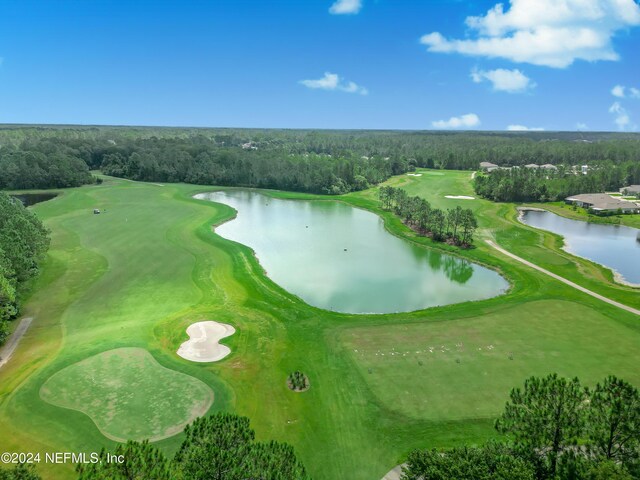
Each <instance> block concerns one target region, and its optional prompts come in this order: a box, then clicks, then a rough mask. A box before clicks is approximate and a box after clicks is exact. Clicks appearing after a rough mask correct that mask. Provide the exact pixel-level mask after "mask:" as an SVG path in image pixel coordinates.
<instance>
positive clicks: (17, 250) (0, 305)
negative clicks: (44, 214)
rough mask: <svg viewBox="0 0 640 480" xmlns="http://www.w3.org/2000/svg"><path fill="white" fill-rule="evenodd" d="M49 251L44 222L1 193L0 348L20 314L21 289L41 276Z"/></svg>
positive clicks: (19, 203)
mask: <svg viewBox="0 0 640 480" xmlns="http://www.w3.org/2000/svg"><path fill="white" fill-rule="evenodd" d="M48 247H49V237H48V236H47V230H46V229H45V228H44V226H43V225H42V223H41V222H40V220H38V218H36V216H35V215H33V214H32V213H31V212H30V211H28V210H27V209H26V208H25V207H24V206H23V205H22V203H21V202H19V201H17V200H14V199H12V198H11V197H9V196H8V195H6V194H4V193H2V192H0V345H1V344H2V343H4V341H5V339H6V337H7V335H8V332H9V324H8V321H9V320H12V319H14V318H15V317H16V316H17V314H18V299H19V293H20V291H21V288H22V287H23V286H24V284H25V282H26V281H27V280H29V279H30V278H32V277H34V276H35V275H36V274H37V273H38V261H39V260H40V259H41V258H42V256H43V255H44V253H45V252H46V250H47V248H48Z"/></svg>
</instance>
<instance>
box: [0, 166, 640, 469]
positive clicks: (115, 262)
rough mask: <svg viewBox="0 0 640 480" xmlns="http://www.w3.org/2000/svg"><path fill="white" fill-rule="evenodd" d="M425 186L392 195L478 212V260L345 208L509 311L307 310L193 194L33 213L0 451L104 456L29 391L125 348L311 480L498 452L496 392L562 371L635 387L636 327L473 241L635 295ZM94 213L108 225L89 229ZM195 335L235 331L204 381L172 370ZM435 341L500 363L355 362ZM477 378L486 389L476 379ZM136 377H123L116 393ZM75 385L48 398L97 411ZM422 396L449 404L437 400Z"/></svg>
mask: <svg viewBox="0 0 640 480" xmlns="http://www.w3.org/2000/svg"><path fill="white" fill-rule="evenodd" d="M433 173H437V175H436V174H433ZM433 173H430V172H426V171H425V172H424V175H423V176H422V177H407V176H401V177H396V178H393V179H391V180H390V182H389V183H390V184H392V185H396V186H398V185H401V184H402V185H404V186H406V188H407V189H408V190H409V191H410V193H412V194H415V195H423V196H425V198H428V199H429V200H430V201H431V202H432V203H433V204H434V205H438V206H443V207H447V206H455V205H457V204H460V205H461V206H464V207H470V208H473V209H474V210H475V211H476V213H477V215H478V217H479V219H480V223H481V228H480V230H479V232H478V234H479V241H478V248H475V249H471V250H467V251H460V250H458V249H456V248H455V247H450V246H447V245H442V244H434V243H432V242H431V241H430V240H429V239H426V238H422V237H417V236H416V235H415V234H414V233H413V232H411V231H410V230H409V229H407V228H406V227H405V226H404V225H403V224H402V223H401V222H400V221H399V220H398V219H397V218H396V217H395V216H393V215H392V214H390V213H388V212H382V211H380V210H379V208H378V206H377V201H376V200H375V195H376V192H375V190H370V191H365V192H359V193H356V194H350V195H346V196H343V197H341V198H340V199H341V200H342V201H345V202H347V203H349V204H352V205H354V206H358V207H361V208H367V209H370V210H372V211H375V212H376V213H378V214H380V215H381V216H382V218H383V219H384V221H385V225H386V228H387V229H388V230H389V232H391V233H392V234H394V235H397V236H400V237H403V238H406V239H407V240H408V241H413V242H415V243H417V244H423V245H427V246H431V247H433V248H438V249H440V250H443V251H448V252H451V253H453V254H456V255H461V256H464V257H466V258H468V259H470V260H473V261H476V262H479V263H482V264H485V265H488V266H490V267H492V268H495V269H498V270H500V271H501V272H502V273H503V274H504V275H505V276H507V277H508V278H509V280H510V281H511V283H512V288H511V290H510V291H509V293H508V294H507V295H503V296H501V297H497V298H494V299H490V300H486V301H482V302H469V303H463V304H458V305H451V306H447V307H440V308H433V309H429V310H425V311H420V312H413V313H404V314H397V315H358V316H353V315H344V314H338V313H333V312H327V311H323V310H319V309H317V308H313V307H310V306H309V305H306V304H304V303H303V302H301V301H300V300H299V299H297V298H296V297H294V296H292V295H290V294H289V293H287V292H285V291H284V290H283V289H282V288H280V287H279V286H278V285H276V284H274V283H273V282H272V281H271V280H269V279H268V278H267V277H265V276H264V274H263V273H262V269H261V267H260V265H259V264H258V263H257V262H256V259H255V258H254V256H253V254H252V252H251V251H250V250H249V249H248V248H246V247H244V246H242V245H239V244H235V243H233V242H229V241H226V240H224V239H222V238H220V237H218V236H217V235H215V234H214V233H213V232H212V229H211V225H213V224H217V223H220V222H222V221H225V220H227V219H228V218H231V216H232V215H233V211H232V210H231V209H230V208H229V207H226V206H223V205H216V204H213V203H210V202H204V201H196V200H193V199H192V198H191V196H192V195H193V194H194V193H197V192H202V191H210V190H211V188H207V187H202V186H199V187H196V186H190V185H167V186H165V187H159V186H154V185H150V184H144V183H136V182H125V181H120V180H113V179H107V180H106V181H105V183H104V184H102V185H94V186H89V187H82V188H78V189H72V190H68V191H65V192H64V194H63V195H62V196H60V197H59V198H57V199H55V200H53V201H50V202H46V203H42V204H40V205H38V206H36V207H35V209H34V211H36V213H37V214H38V215H39V216H40V217H41V218H42V219H44V221H45V223H46V225H47V226H48V227H49V228H50V229H51V232H52V247H51V250H50V252H49V254H48V256H47V259H46V261H45V263H44V265H43V271H42V275H41V276H40V277H39V278H38V280H37V281H36V282H35V283H34V287H33V293H32V295H31V296H30V298H29V299H28V302H27V303H26V305H25V312H24V313H25V314H26V315H31V316H33V317H34V318H35V320H34V323H33V324H32V327H31V328H30V329H29V331H28V332H27V334H26V335H25V337H24V338H23V340H22V341H21V343H20V346H19V348H18V349H17V351H16V353H15V357H14V359H13V360H12V361H11V362H10V363H9V364H8V365H6V366H5V367H3V368H2V369H1V370H0V431H1V432H2V435H0V450H1V451H40V452H51V451H94V450H99V449H100V448H101V447H107V448H113V447H114V445H115V442H114V441H113V440H110V439H109V438H107V437H105V436H104V435H103V434H102V433H101V432H100V429H98V428H97V426H96V424H95V423H94V421H93V420H92V419H91V418H90V417H89V416H87V415H86V414H85V413H82V412H81V411H78V410H74V409H71V408H61V407H59V406H55V405H52V404H50V403H48V402H47V401H44V400H43V399H42V398H41V396H40V392H41V389H42V387H43V385H46V384H47V383H48V382H53V380H56V379H63V377H64V376H65V375H67V374H68V373H69V372H72V371H73V370H71V369H74V368H77V367H78V366H79V365H86V363H83V362H87V361H88V360H87V359H95V358H99V357H96V355H100V354H103V352H107V351H111V350H113V349H121V348H141V349H144V350H146V351H148V352H149V355H150V358H151V357H152V358H153V359H154V362H157V364H159V365H161V366H162V367H164V368H165V369H168V371H173V372H174V373H175V374H176V375H181V374H184V375H187V376H188V377H186V378H190V379H191V378H193V379H197V380H199V381H201V382H203V383H204V384H206V385H207V386H208V387H209V388H210V389H211V390H212V391H213V392H214V395H215V397H214V402H213V404H212V406H211V408H210V409H209V412H215V411H230V412H236V413H239V414H241V415H246V416H248V417H250V418H251V421H252V426H253V427H254V428H255V429H256V432H257V436H258V438H259V439H260V440H265V439H274V440H279V441H286V442H290V443H291V444H292V445H294V447H295V449H296V451H297V453H298V454H299V455H300V457H301V459H302V460H303V462H304V463H305V465H306V466H307V468H308V470H309V471H310V472H311V474H312V475H313V477H314V478H316V479H320V480H322V479H340V478H349V479H355V480H360V479H361V480H367V479H368V480H371V479H375V480H377V479H379V478H380V477H381V476H382V475H384V473H386V472H387V471H388V470H389V469H390V468H391V467H393V466H394V465H395V464H397V463H399V462H400V461H401V460H402V459H403V458H404V457H405V456H406V454H407V453H408V452H409V451H410V450H411V449H413V448H423V447H435V446H438V447H442V446H451V445H456V444H461V443H464V442H472V443H474V442H480V441H483V440H485V439H486V438H488V437H491V436H495V432H494V431H493V428H492V423H493V422H492V419H491V417H492V415H493V414H494V413H495V412H498V411H499V410H500V408H501V407H502V405H503V402H504V399H505V398H506V395H507V394H508V391H509V389H510V388H512V387H513V386H516V385H519V384H521V383H522V382H523V381H524V379H525V378H526V377H527V376H529V375H531V374H535V373H537V374H544V373H549V372H551V371H558V372H560V373H563V374H565V375H580V376H581V377H583V379H584V380H585V382H588V383H593V382H594V381H595V380H598V379H600V378H601V377H603V376H604V375H605V374H608V373H617V374H620V375H622V376H625V377H627V379H628V380H631V381H636V383H637V380H638V379H637V374H636V373H635V371H634V370H633V365H634V364H637V361H638V355H637V353H634V351H633V349H632V348H631V346H632V345H638V344H639V343H640V324H639V323H638V319H637V318H636V317H635V316H634V315H632V314H629V313H626V312H623V311H621V310H619V309H617V308H615V307H613V306H610V305H607V304H604V303H603V302H600V301H598V300H596V299H594V298H591V297H589V296H586V295H584V294H582V293H580V292H578V291H576V290H574V289H572V288H570V287H568V286H566V285H564V284H561V283H559V282H556V281H555V280H553V279H551V278H549V277H547V276H544V275H542V274H540V273H538V272H536V271H534V270H531V269H529V268H526V267H524V266H522V265H520V264H519V263H517V262H514V261H512V260H510V259H508V258H506V257H504V256H502V255H500V254H497V253H496V252H495V251H494V250H492V249H490V247H489V246H487V245H486V244H484V242H483V239H485V238H491V239H495V240H496V241H497V242H498V243H499V244H500V245H502V246H503V247H505V248H507V249H509V250H512V251H513V252H514V253H516V254H517V255H520V256H522V257H524V258H527V259H529V260H531V261H535V262H538V263H540V264H541V265H542V266H544V267H545V268H548V269H550V270H552V271H556V272H557V273H559V274H563V275H564V276H566V277H567V278H570V279H572V280H574V281H576V282H577V283H580V284H583V285H584V286H586V287H587V288H591V289H593V290H596V291H599V292H600V293H603V294H610V295H609V296H611V297H612V298H615V299H617V300H619V301H623V302H625V303H629V304H630V305H634V304H635V305H636V306H637V305H638V303H639V302H638V295H637V290H636V291H634V290H633V289H629V288H625V287H620V286H617V285H615V284H613V283H612V282H611V278H609V277H608V276H607V271H606V270H605V269H602V268H601V267H598V266H595V265H593V264H591V263H590V262H587V261H583V260H580V259H577V258H576V257H573V256H571V255H569V254H567V253H566V252H563V251H562V250H560V239H559V238H558V237H556V236H553V235H551V234H548V233H545V232H539V231H536V230H534V229H532V228H530V227H527V226H524V225H521V224H520V223H519V222H518V221H517V220H516V214H515V208H514V206H513V205H508V204H493V203H491V202H487V201H484V200H469V201H467V200H449V199H446V198H444V195H473V192H472V190H471V188H470V186H469V181H470V180H469V175H470V174H469V173H468V172H433ZM269 193H270V194H271V195H276V196H279V197H283V198H294V199H295V198H310V199H311V198H322V199H323V200H327V198H326V197H316V196H312V195H300V194H294V193H283V192H269ZM93 208H100V209H101V210H104V209H106V210H107V213H106V214H101V215H93V214H92V210H93ZM207 319H214V320H216V321H219V322H223V323H228V324H230V325H232V326H234V327H235V328H236V330H237V333H236V334H235V335H233V336H232V337H229V338H228V339H225V343H226V344H227V345H229V346H230V348H231V350H232V353H231V354H230V355H229V356H228V357H227V358H225V359H224V360H223V361H221V362H218V363H214V364H197V363H193V362H189V361H187V360H184V359H182V358H180V357H178V356H177V355H176V350H177V349H178V347H179V345H180V344H181V343H182V342H183V341H185V340H187V339H188V337H187V335H186V333H185V329H186V327H187V326H188V325H190V324H191V323H193V322H197V321H201V320H207ZM474 332H475V333H474ZM436 338H437V339H438V342H439V345H447V346H448V348H449V349H450V350H449V352H451V351H453V349H452V347H451V345H454V346H455V344H456V343H460V342H462V343H464V344H465V345H469V346H471V345H474V346H475V345H476V344H477V345H478V346H483V345H484V346H488V345H491V344H493V345H494V347H495V349H494V350H491V351H487V352H485V351H484V350H483V352H484V353H483V354H480V353H479V352H480V351H478V350H474V351H472V350H471V349H469V350H468V351H465V353H464V356H463V355H462V354H460V363H457V362H455V358H453V356H451V357H448V356H447V355H446V354H442V355H439V356H438V357H434V358H433V360H432V362H433V363H432V365H431V366H432V367H434V368H430V369H429V368H427V367H428V365H429V364H428V363H427V361H424V362H423V365H422V366H421V365H419V364H418V363H417V359H416V361H415V363H411V362H413V359H412V360H411V361H409V359H407V358H405V359H404V360H400V358H398V360H399V363H398V364H397V365H396V364H392V363H390V362H386V363H375V362H374V359H373V358H371V359H368V357H362V358H361V357H358V356H357V354H356V353H355V352H354V351H353V350H355V349H358V350H360V349H363V350H365V351H366V350H367V349H369V348H376V349H377V348H382V347H384V348H396V349H399V348H403V347H409V346H411V347H412V348H413V347H414V346H415V347H416V348H415V350H418V348H417V346H418V345H417V344H420V345H422V344H423V343H422V342H423V341H424V345H426V346H429V345H430V343H431V342H430V341H431V340H435V339H436ZM458 339H460V340H458ZM438 342H435V343H438ZM491 342H493V343H491ZM485 344H486V345H485ZM498 347H499V348H498ZM507 349H512V350H514V359H513V360H505V359H504V357H498V355H499V352H500V353H505V352H507ZM415 350H414V351H415ZM405 351H409V348H405ZM445 352H446V350H445ZM449 352H447V354H448V353H449ZM574 352H575V353H576V354H575V356H574ZM374 357H375V355H374ZM394 361H395V359H394ZM405 361H406V362H407V363H406V364H404V363H402V362H405ZM152 364H155V363H152ZM156 368H159V367H156ZM368 369H371V370H372V373H369V371H368ZM98 370H100V369H98ZM296 370H300V371H302V372H304V373H305V374H306V375H307V376H308V378H309V379H310V382H311V385H312V388H310V389H309V390H308V391H307V392H305V393H304V394H298V393H295V392H292V391H291V390H289V388H287V382H286V379H287V376H288V375H289V373H291V372H292V371H296ZM163 371H164V370H163ZM484 371H486V372H488V374H487V376H486V377H488V378H486V379H485V380H484V381H483V378H482V377H481V376H480V375H479V373H478V372H484ZM132 373H133V372H127V371H125V370H123V371H122V373H120V374H118V377H119V378H127V376H128V375H131V374H132ZM78 374H79V379H80V381H78V382H76V381H75V380H74V381H67V382H61V383H60V384H59V385H60V387H61V388H64V385H63V384H64V383H72V384H73V385H74V386H75V388H76V394H77V395H80V396H82V397H83V398H92V397H91V393H90V392H87V391H86V390H87V388H84V387H83V386H85V385H87V384H86V374H85V373H82V372H81V371H80V370H79V371H78ZM104 375H106V372H105V373H104ZM634 375H635V376H634ZM74 378H75V374H74ZM180 378H184V377H180ZM83 379H84V380H83ZM141 381H142V380H141ZM434 382H439V383H440V385H441V386H443V388H444V390H442V389H440V390H434V389H433V383H434ZM56 383H57V380H56ZM144 384H145V385H148V384H147V383H146V382H144ZM144 388H147V387H144ZM177 391H178V390H177V389H170V390H168V393H167V399H166V400H167V402H171V403H173V402H176V401H179V399H178V396H179V395H178V393H177ZM405 392H409V393H405ZM444 393H446V395H444ZM474 398H477V399H479V400H478V401H477V402H476V401H474V400H473V399H474ZM452 399H458V400H459V401H458V404H457V405H453V403H454V401H453V400H452ZM447 403H451V404H452V405H447ZM430 405H433V408H429V406H430ZM76 406H77V404H76ZM98 410H100V408H98ZM122 412H123V413H122V417H121V418H122V419H123V420H124V419H129V420H131V421H133V418H134V417H135V415H136V413H135V412H136V408H131V409H128V408H127V409H123V410H122ZM94 416H100V413H97V414H95V415H94ZM159 421H160V420H159ZM107 423H108V422H107ZM162 423H163V424H164V425H166V426H168V425H170V424H176V419H175V416H173V414H172V413H171V412H168V413H167V417H166V418H163V419H162ZM121 425H122V424H121ZM101 428H102V427H101ZM106 428H111V427H106ZM123 428H126V427H117V428H116V430H118V431H121V430H122V429H123ZM165 428H166V427H165ZM161 429H162V428H161V427H159V430H161ZM105 431H107V430H106V429H105ZM116 436H117V435H116ZM181 441H182V435H180V434H178V435H175V436H172V437H169V438H167V439H164V440H161V441H159V442H157V444H158V445H159V446H160V448H162V449H163V450H164V451H165V452H166V453H167V454H172V453H173V452H175V450H176V449H177V447H178V446H179V444H180V442H181ZM39 468H40V469H41V471H42V472H43V473H44V474H45V475H46V478H47V479H49V478H53V479H57V478H60V479H66V478H73V469H72V466H70V465H66V466H60V465H51V464H48V465H40V467H39Z"/></svg>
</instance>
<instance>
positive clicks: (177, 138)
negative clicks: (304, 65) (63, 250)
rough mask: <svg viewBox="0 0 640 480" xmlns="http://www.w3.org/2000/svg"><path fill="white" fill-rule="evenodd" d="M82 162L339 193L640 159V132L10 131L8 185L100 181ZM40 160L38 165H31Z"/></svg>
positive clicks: (2, 167)
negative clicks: (406, 181)
mask: <svg viewBox="0 0 640 480" xmlns="http://www.w3.org/2000/svg"><path fill="white" fill-rule="evenodd" d="M18 153H20V154H22V155H23V156H22V157H21V156H20V155H18V156H16V154H18ZM24 155H27V156H26V157H24ZM39 155H43V156H44V159H46V162H44V163H43V161H42V157H39ZM80 161H81V162H82V163H84V165H86V166H87V167H88V169H101V170H102V171H104V173H106V174H109V175H115V176H121V177H125V178H129V179H133V180H144V181H154V182H189V183H197V184H216V185H228V186H247V187H264V188H277V189H284V190H292V191H304V192H314V193H328V194H338V193H346V192H349V191H353V190H360V189H363V188H367V187H368V186H371V185H375V184H377V183H379V182H381V181H383V180H386V179H387V178H388V177H389V176H391V175H396V174H401V173H404V172H407V171H411V170H413V169H414V168H415V167H427V168H436V169H458V170H475V169H477V168H478V166H479V164H480V162H483V161H488V162H493V163H496V164H499V165H525V164H528V163H537V164H544V163H551V164H564V165H579V164H602V165H609V164H610V165H619V164H623V163H625V162H636V163H638V162H640V135H638V134H614V133H590V134H589V133H551V132H549V133H547V132H518V133H513V132H512V133H508V132H407V131H364V130H362V131H348V130H347V131H330V130H321V131H314V130H256V129H196V128H183V129H180V128H139V127H45V126H42V127H20V126H15V127H13V126H5V127H4V128H0V172H2V173H3V174H2V176H1V179H0V188H26V187H25V186H24V185H26V186H28V187H44V186H47V187H62V186H70V185H76V184H78V182H80V183H86V182H90V181H91V178H90V176H89V175H88V171H87V169H86V168H85V167H83V165H82V163H80ZM16 165H17V167H16ZM30 165H35V166H36V167H34V168H33V169H32V170H31V171H30V170H29V166H30ZM11 172H13V173H11ZM16 178H18V180H16ZM16 182H17V183H19V186H18V185H17V184H16Z"/></svg>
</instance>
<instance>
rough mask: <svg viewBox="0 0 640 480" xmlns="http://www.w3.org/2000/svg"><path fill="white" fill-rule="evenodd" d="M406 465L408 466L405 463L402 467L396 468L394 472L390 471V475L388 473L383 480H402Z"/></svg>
mask: <svg viewBox="0 0 640 480" xmlns="http://www.w3.org/2000/svg"><path fill="white" fill-rule="evenodd" d="M405 465H406V464H405V463H403V464H401V465H398V466H396V467H394V468H393V469H392V470H390V471H389V473H387V474H386V475H385V476H384V477H382V480H400V478H401V477H402V467H404V466H405Z"/></svg>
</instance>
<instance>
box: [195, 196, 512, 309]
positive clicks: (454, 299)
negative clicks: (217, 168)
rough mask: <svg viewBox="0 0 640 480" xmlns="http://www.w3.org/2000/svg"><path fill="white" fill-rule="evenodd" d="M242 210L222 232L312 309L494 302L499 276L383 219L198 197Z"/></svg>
mask: <svg viewBox="0 0 640 480" xmlns="http://www.w3.org/2000/svg"><path fill="white" fill-rule="evenodd" d="M196 198H199V199H204V200H210V201H213V202H220V203H224V204H226V205H229V206H231V207H233V208H234V209H236V210H237V211H238V216H237V218H236V219H234V220H231V221H229V222H226V223H224V224H222V225H220V226H218V227H217V228H216V233H218V234H219V235H221V236H222V237H224V238H227V239H229V240H233V241H236V242H238V243H242V244H244V245H247V246H249V247H251V248H252V249H253V250H254V251H255V253H256V255H257V257H258V260H259V262H260V264H261V265H262V267H263V268H264V269H265V271H266V272H267V275H268V276H269V277H270V278H271V279H272V280H273V281H274V282H276V283H278V284H279V285H280V286H282V287H283V288H284V289H286V290H287V291H289V292H291V293H293V294H295V295H297V296H299V297H300V298H302V299H303V300H304V301H306V302H307V303H309V304H310V305H313V306H316V307H319V308H323V309H327V310H335V311H338V312H346V313H393V312H408V311H414V310H420V309H423V308H427V307H433V306H436V305H447V304H451V303H459V302H465V301H469V300H481V299H485V298H490V297H494V296H496V295H499V294H500V293H502V292H504V291H505V290H506V289H507V288H508V283H507V282H506V281H505V280H504V279H503V278H502V277H501V276H500V275H498V274H497V273H496V272H494V271H493V270H490V269H487V268H484V267H481V266H479V265H475V264H473V263H470V262H468V261H465V260H462V259H460V258H457V257H454V256H451V255H443V254H441V253H439V252H437V251H434V250H430V249H426V248H421V247H418V246H416V245H413V244H411V243H410V242H407V241H404V240H402V239H400V238H397V237H395V236H393V235H391V234H390V233H388V232H387V231H386V230H385V229H384V225H383V222H382V219H381V218H380V217H378V216H377V215H375V214H373V213H371V212H367V211H365V210H360V209H357V208H353V207H351V206H349V205H347V204H344V203H342V202H337V201H331V200H328V201H303V200H278V199H274V198H271V197H268V196H265V195H263V194H260V193H257V192H253V191H242V190H233V191H227V192H214V193H204V194H199V195H196Z"/></svg>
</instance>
